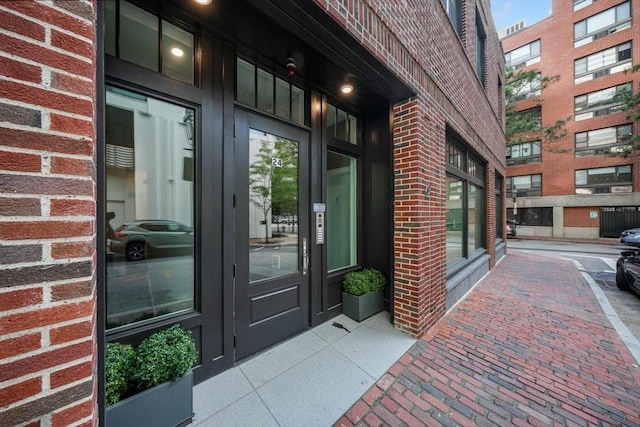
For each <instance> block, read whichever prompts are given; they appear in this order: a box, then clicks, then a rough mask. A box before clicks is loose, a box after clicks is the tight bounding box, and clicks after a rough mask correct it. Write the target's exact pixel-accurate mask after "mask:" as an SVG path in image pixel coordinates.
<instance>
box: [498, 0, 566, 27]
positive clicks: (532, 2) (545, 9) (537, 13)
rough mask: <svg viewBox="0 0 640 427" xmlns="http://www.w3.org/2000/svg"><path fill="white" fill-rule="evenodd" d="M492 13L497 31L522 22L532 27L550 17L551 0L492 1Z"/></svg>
mask: <svg viewBox="0 0 640 427" xmlns="http://www.w3.org/2000/svg"><path fill="white" fill-rule="evenodd" d="M566 1H569V0H566ZM491 13H492V14H493V20H494V21H495V24H496V30H497V31H500V30H503V29H505V28H507V27H509V26H511V25H513V24H516V23H518V22H520V21H522V20H525V21H526V24H527V25H531V24H535V23H536V22H538V21H540V20H542V19H544V18H546V17H547V16H549V14H550V13H551V0H491Z"/></svg>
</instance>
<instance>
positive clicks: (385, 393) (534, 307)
mask: <svg viewBox="0 0 640 427" xmlns="http://www.w3.org/2000/svg"><path fill="white" fill-rule="evenodd" d="M335 425H336V426H353V425H358V426H382V425H385V426H386V425H389V426H403V425H407V426H424V425H428V426H440V425H446V426H454V425H464V426H471V425H479V426H489V425H497V426H506V425H521V426H523V425H535V426H592V425H595V426H600V425H615V426H640V368H639V367H638V366H637V364H636V361H635V360H634V359H633V357H632V356H631V354H630V353H629V351H628V350H627V348H626V347H625V345H624V344H623V343H622V341H621V340H620V339H619V337H618V335H617V333H616V332H615V330H614V329H613V328H612V327H611V324H610V323H609V321H608V320H607V318H606V316H605V315H604V313H603V311H602V309H601V308H600V305H599V304H598V302H597V300H596V298H595V297H594V295H593V293H592V291H591V289H590V287H589V285H588V283H586V281H585V280H584V278H583V277H582V276H581V274H580V273H579V272H578V271H577V269H576V267H575V265H574V264H573V263H572V262H571V261H568V260H558V259H553V258H550V257H545V256H540V255H537V254H536V255H531V254H523V253H519V252H515V253H510V254H509V255H508V256H507V257H506V259H505V260H503V261H502V262H501V263H499V264H498V266H497V267H496V268H495V269H494V270H492V271H491V273H490V274H489V275H488V276H487V277H485V278H484V279H483V281H482V282H481V283H480V284H479V285H478V286H477V287H476V288H475V289H474V290H473V291H472V292H471V293H470V295H469V296H468V297H467V298H466V299H465V300H464V301H462V302H461V303H460V304H459V305H458V306H457V307H456V308H455V309H454V310H452V311H451V313H449V314H448V315H447V316H446V317H445V318H444V319H443V320H442V321H441V322H439V323H438V325H436V326H435V327H434V328H433V329H432V330H431V331H429V332H428V334H427V335H426V336H424V337H422V339H420V340H418V342H417V343H416V344H415V345H414V346H413V347H412V348H411V349H410V350H409V352H407V353H406V354H405V355H404V356H403V357H402V358H401V359H400V360H399V361H398V362H397V363H396V364H395V365H394V366H392V367H391V368H390V369H389V371H388V372H387V373H386V374H385V375H384V376H383V377H382V378H381V379H380V380H379V381H378V382H377V383H376V384H375V385H374V386H373V387H371V388H370V389H369V390H368V391H367V392H366V393H365V394H364V396H363V397H362V398H361V399H360V400H359V401H358V402H356V403H355V404H354V405H353V406H352V407H351V409H349V411H348V412H347V413H346V414H345V415H344V416H343V417H342V418H340V419H339V420H338V422H337V423H336V424H335Z"/></svg>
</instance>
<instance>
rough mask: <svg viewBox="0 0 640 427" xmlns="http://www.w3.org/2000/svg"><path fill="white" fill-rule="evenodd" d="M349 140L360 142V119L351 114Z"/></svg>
mask: <svg viewBox="0 0 640 427" xmlns="http://www.w3.org/2000/svg"><path fill="white" fill-rule="evenodd" d="M349 142H350V143H352V144H357V143H358V120H357V119H356V118H355V117H353V116H352V115H351V114H349Z"/></svg>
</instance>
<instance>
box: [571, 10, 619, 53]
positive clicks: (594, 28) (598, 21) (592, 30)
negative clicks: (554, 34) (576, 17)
mask: <svg viewBox="0 0 640 427" xmlns="http://www.w3.org/2000/svg"><path fill="white" fill-rule="evenodd" d="M627 28H631V2H630V1H627V2H624V3H621V4H619V5H617V6H615V7H612V8H610V9H607V10H605V11H603V12H600V13H598V14H596V15H593V16H590V17H589V18H587V19H583V20H582V21H580V22H576V23H575V24H574V25H573V39H574V43H573V46H574V47H578V46H582V45H585V44H588V43H591V42H592V41H594V40H597V39H599V38H602V37H605V36H608V35H609V34H613V33H615V32H618V31H621V30H624V29H627Z"/></svg>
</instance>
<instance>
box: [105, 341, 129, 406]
mask: <svg viewBox="0 0 640 427" xmlns="http://www.w3.org/2000/svg"><path fill="white" fill-rule="evenodd" d="M135 359H136V351H135V350H134V348H133V347H132V346H130V345H129V344H121V343H119V342H110V343H107V345H106V348H105V364H106V372H105V374H106V383H107V384H106V400H107V406H108V405H113V404H114V403H116V402H118V401H119V400H120V399H122V398H123V397H125V396H126V395H127V393H128V391H129V389H130V387H131V376H132V374H133V367H134V365H135Z"/></svg>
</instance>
